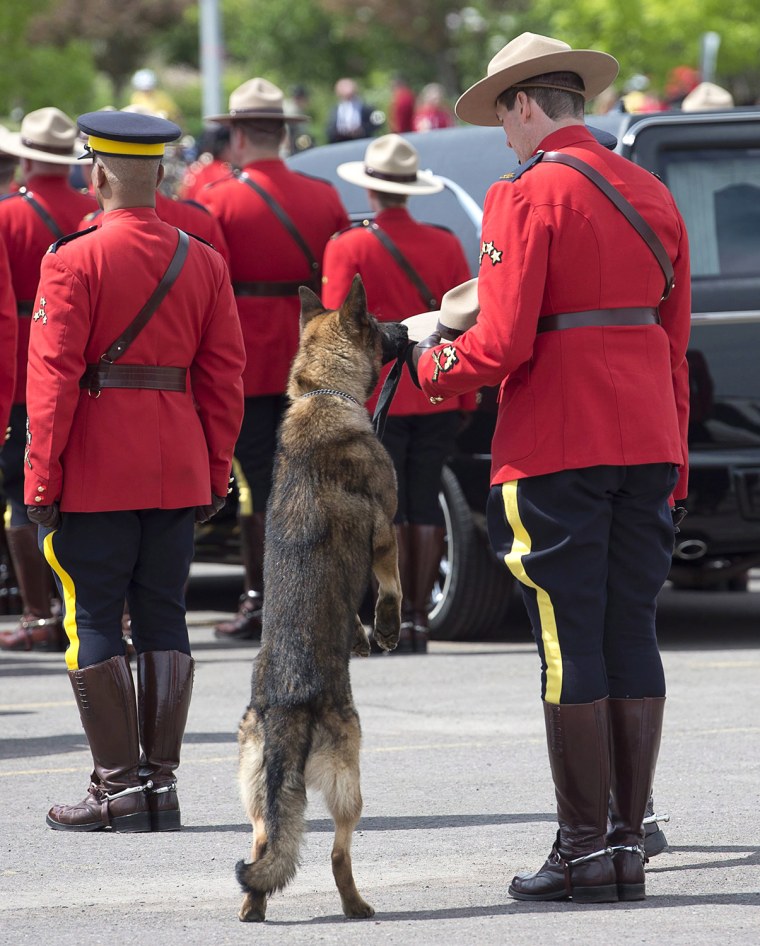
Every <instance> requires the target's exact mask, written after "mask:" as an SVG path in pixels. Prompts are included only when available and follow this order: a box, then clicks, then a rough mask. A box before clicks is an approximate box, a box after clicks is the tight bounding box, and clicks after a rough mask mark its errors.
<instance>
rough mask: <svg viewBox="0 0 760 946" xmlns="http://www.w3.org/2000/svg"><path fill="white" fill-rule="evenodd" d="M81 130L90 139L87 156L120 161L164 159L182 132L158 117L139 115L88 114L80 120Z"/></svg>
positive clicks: (103, 112)
mask: <svg viewBox="0 0 760 946" xmlns="http://www.w3.org/2000/svg"><path fill="white" fill-rule="evenodd" d="M77 126H78V127H79V129H80V131H82V132H84V134H86V135H87V136H88V139H89V140H88V143H87V145H86V147H87V154H84V155H82V157H88V156H90V154H91V153H92V152H95V153H97V154H104V155H108V154H110V155H114V156H116V157H120V158H160V157H161V156H162V155H163V153H164V146H165V144H166V143H167V142H168V141H175V140H176V139H177V138H179V136H180V135H181V134H182V129H181V128H180V127H179V125H175V123H174V122H170V121H168V120H167V119H166V118H159V117H158V116H156V115H141V114H139V113H137V112H116V111H102V112H87V113H86V114H85V115H80V116H79V118H77Z"/></svg>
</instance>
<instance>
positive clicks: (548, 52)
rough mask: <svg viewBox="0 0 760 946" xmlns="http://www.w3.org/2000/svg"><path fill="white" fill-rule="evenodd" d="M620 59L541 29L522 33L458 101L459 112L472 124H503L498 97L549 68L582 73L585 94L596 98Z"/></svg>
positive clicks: (612, 75)
mask: <svg viewBox="0 0 760 946" xmlns="http://www.w3.org/2000/svg"><path fill="white" fill-rule="evenodd" d="M618 68H619V66H618V62H617V59H615V58H614V57H613V56H610V55H608V54H607V53H602V52H598V51H597V50H594V49H572V48H571V47H570V46H568V44H567V43H563V42H562V41H561V40H558V39H552V38H551V37H549V36H540V35H538V34H537V33H521V34H520V35H519V36H517V37H516V38H515V39H513V40H512V42H510V43H507V45H506V46H505V47H504V48H503V49H501V50H500V51H499V52H498V53H496V55H495V56H494V57H493V59H492V60H491V61H490V62H489V63H488V74H487V76H486V77H485V78H484V79H481V80H480V81H479V82H476V83H475V85H473V86H471V87H470V88H469V89H468V90H467V91H466V92H464V93H463V94H462V95H461V96H460V97H459V100H458V101H457V104H456V108H455V111H456V113H457V115H458V116H459V117H460V118H461V119H462V120H463V121H466V122H469V123H470V124H471V125H500V124H501V122H500V121H499V119H498V118H497V117H496V99H497V98H498V97H499V96H500V95H501V93H502V92H504V91H506V90H507V89H510V88H512V87H513V86H514V85H517V83H518V82H525V81H526V80H527V79H531V78H533V77H534V76H538V75H543V74H544V73H546V72H574V73H575V74H576V75H578V76H580V78H581V80H582V82H583V87H584V90H585V91H584V98H585V99H586V100H588V99H592V98H594V96H595V95H598V94H599V93H600V92H603V91H604V90H605V89H606V88H607V86H608V85H610V84H611V83H612V82H613V81H614V79H615V76H617V74H618Z"/></svg>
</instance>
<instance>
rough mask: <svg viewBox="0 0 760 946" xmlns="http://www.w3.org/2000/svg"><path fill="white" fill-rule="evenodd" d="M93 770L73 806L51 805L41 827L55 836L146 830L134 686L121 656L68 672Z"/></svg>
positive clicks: (148, 826)
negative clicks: (52, 830) (81, 797)
mask: <svg viewBox="0 0 760 946" xmlns="http://www.w3.org/2000/svg"><path fill="white" fill-rule="evenodd" d="M69 679H70V680H71V686H72V688H73V690H74V696H75V698H76V701H77V706H78V707H79V716H80V718H81V720H82V726H83V727H84V732H85V735H86V736H87V741H88V742H89V744H90V751H91V752H92V759H93V763H94V771H93V773H92V776H91V783H90V788H89V790H88V794H87V797H86V798H85V799H84V800H83V801H81V802H79V804H78V805H54V806H53V807H52V808H51V809H50V811H49V812H48V816H47V823H48V824H49V825H50V827H51V828H55V829H56V830H58V831H99V830H101V829H102V828H107V827H110V828H112V829H113V830H114V831H150V812H149V809H148V799H147V797H146V795H145V786H144V785H143V783H142V781H141V779H140V774H139V771H138V769H139V765H140V746H139V743H138V741H137V707H136V705H135V687H134V683H133V682H132V674H131V672H130V669H129V663H128V662H127V659H126V657H111V659H110V660H104V661H103V662H102V663H99V664H93V665H92V666H91V667H85V669H84V670H70V671H69Z"/></svg>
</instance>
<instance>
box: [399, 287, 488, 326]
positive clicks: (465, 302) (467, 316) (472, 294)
mask: <svg viewBox="0 0 760 946" xmlns="http://www.w3.org/2000/svg"><path fill="white" fill-rule="evenodd" d="M478 312H480V303H479V302H478V278H477V276H476V277H475V278H474V279H469V280H468V281H467V282H463V283H461V284H460V285H459V286H454V288H453V289H449V291H448V292H446V293H444V296H443V299H441V308H440V309H437V310H435V311H433V312H421V313H420V314H419V315H412V316H411V317H410V318H408V319H404V321H403V322H402V323H401V324H402V325H406V327H407V330H408V332H409V341H410V342H421V341H422V340H423V338H427V337H428V335H432V334H433V332H435V331H438V332H440V333H441V338H442V339H444V340H447V341H453V340H454V339H455V338H457V337H458V336H459V335H461V334H462V332H466V331H467V329H468V328H472V326H473V325H474V324H475V322H476V320H477V318H478Z"/></svg>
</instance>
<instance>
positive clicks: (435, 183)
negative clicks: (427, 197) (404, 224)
mask: <svg viewBox="0 0 760 946" xmlns="http://www.w3.org/2000/svg"><path fill="white" fill-rule="evenodd" d="M419 166H420V156H419V154H418V153H417V149H416V148H414V147H413V146H412V145H410V144H409V142H408V141H407V140H406V138H402V137H401V135H383V136H382V137H380V138H374V139H373V140H372V142H371V143H370V144H369V145H368V147H367V150H366V151H365V152H364V160H363V161H347V162H346V163H345V164H339V165H338V167H337V172H338V177H342V178H343V180H344V181H348V182H349V184H357V185H358V186H359V187H367V188H369V190H373V191H382V192H383V193H386V194H437V193H438V192H439V191H442V190H443V184H442V183H441V182H440V181H439V180H438V178H437V177H436V176H435V175H434V174H431V173H430V171H420V169H419Z"/></svg>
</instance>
